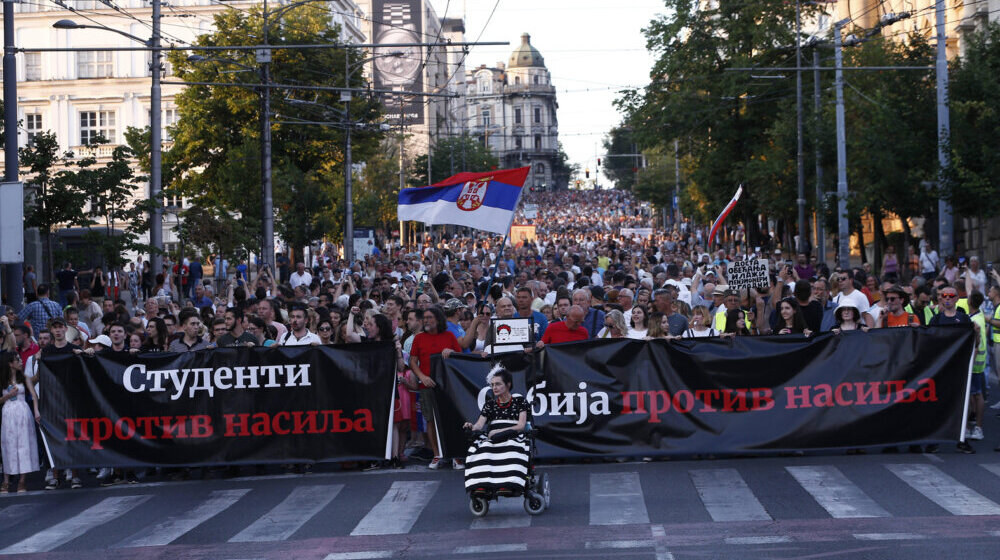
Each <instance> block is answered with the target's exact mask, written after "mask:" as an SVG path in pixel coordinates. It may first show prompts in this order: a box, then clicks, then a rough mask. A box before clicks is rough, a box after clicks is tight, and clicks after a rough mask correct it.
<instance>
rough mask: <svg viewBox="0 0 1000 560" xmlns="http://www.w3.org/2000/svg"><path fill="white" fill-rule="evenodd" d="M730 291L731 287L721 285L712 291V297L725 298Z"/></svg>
mask: <svg viewBox="0 0 1000 560" xmlns="http://www.w3.org/2000/svg"><path fill="white" fill-rule="evenodd" d="M728 289H729V286H727V285H725V284H719V285H718V286H716V287H715V289H714V290H712V295H713V296H724V295H726V291H727V290H728Z"/></svg>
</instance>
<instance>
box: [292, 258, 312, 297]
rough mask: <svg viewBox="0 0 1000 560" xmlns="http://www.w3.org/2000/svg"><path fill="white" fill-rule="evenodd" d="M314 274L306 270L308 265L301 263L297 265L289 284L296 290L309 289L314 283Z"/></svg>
mask: <svg viewBox="0 0 1000 560" xmlns="http://www.w3.org/2000/svg"><path fill="white" fill-rule="evenodd" d="M312 280H313V277H312V274H309V272H308V271H307V270H306V263H303V262H299V263H295V272H293V273H292V277H291V278H289V279H288V284H289V285H290V286H291V287H292V289H293V290H294V289H295V288H297V287H299V286H306V287H309V284H311V283H312Z"/></svg>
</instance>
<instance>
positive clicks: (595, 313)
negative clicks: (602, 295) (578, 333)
mask: <svg viewBox="0 0 1000 560" xmlns="http://www.w3.org/2000/svg"><path fill="white" fill-rule="evenodd" d="M583 328H585V329H587V334H588V338H594V337H595V336H597V333H599V332H601V329H603V328H604V312H603V311H601V310H600V309H597V308H595V307H589V308H587V314H586V315H585V316H584V317H583Z"/></svg>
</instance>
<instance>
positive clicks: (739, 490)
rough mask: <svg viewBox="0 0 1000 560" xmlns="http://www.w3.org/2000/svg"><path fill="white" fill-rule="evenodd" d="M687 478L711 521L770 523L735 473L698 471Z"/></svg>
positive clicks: (717, 470) (764, 512)
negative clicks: (696, 491)
mask: <svg viewBox="0 0 1000 560" xmlns="http://www.w3.org/2000/svg"><path fill="white" fill-rule="evenodd" d="M688 474H689V475H690V476H691V481H692V482H694V487H695V489H697V490H698V495H699V496H700V497H701V501H702V503H703V504H705V508H706V509H707V510H708V514H709V515H711V516H712V520H713V521H770V520H771V516H770V515H769V514H768V513H767V511H766V510H765V509H764V506H762V505H761V503H760V501H758V500H757V497H756V496H754V494H753V492H752V491H751V490H750V487H749V486H747V483H746V482H744V481H743V477H741V476H740V473H739V472H737V471H736V469H698V470H693V471H688Z"/></svg>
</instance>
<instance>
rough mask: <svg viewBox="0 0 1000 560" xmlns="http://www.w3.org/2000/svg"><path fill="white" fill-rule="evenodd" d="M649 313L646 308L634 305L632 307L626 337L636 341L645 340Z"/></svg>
mask: <svg viewBox="0 0 1000 560" xmlns="http://www.w3.org/2000/svg"><path fill="white" fill-rule="evenodd" d="M648 320H649V312H648V311H646V308H645V307H643V306H641V305H636V306H634V307H632V316H631V317H630V318H629V322H630V323H632V324H631V325H630V327H631V328H630V329H629V330H628V337H629V338H634V339H636V340H642V339H644V338H646V333H648V332H649V326H648V325H649V323H648Z"/></svg>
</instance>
